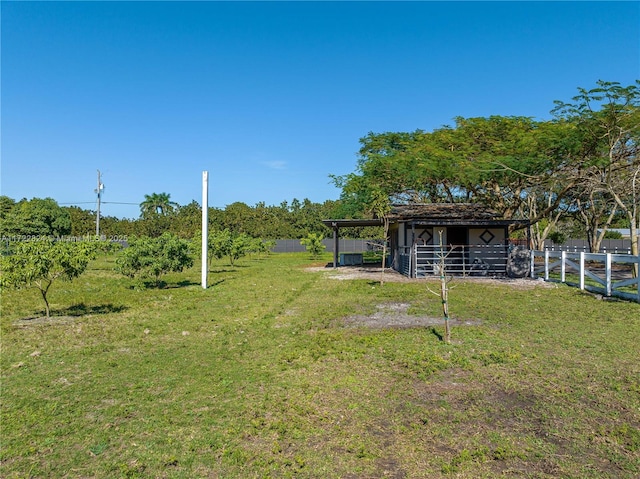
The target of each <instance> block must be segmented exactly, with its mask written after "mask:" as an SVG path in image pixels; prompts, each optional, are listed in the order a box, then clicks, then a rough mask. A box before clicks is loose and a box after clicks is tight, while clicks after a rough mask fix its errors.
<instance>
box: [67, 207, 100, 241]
mask: <svg viewBox="0 0 640 479" xmlns="http://www.w3.org/2000/svg"><path fill="white" fill-rule="evenodd" d="M65 209H66V210H67V211H68V212H69V217H70V218H71V235H72V236H85V235H93V234H95V231H96V216H95V213H94V212H92V211H89V210H84V209H82V208H80V207H78V206H68V207H66V208H65ZM101 221H102V218H101ZM101 229H102V231H103V232H104V228H101Z"/></svg>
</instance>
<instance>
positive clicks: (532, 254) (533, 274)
mask: <svg viewBox="0 0 640 479" xmlns="http://www.w3.org/2000/svg"><path fill="white" fill-rule="evenodd" d="M529 253H530V256H529V258H530V260H531V279H536V261H535V260H536V251H535V250H533V249H532V250H529Z"/></svg>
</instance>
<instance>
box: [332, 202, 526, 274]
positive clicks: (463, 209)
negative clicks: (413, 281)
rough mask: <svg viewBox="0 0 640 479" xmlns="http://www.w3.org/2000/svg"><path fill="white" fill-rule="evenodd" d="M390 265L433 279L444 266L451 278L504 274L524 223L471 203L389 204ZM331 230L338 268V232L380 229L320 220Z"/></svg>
mask: <svg viewBox="0 0 640 479" xmlns="http://www.w3.org/2000/svg"><path fill="white" fill-rule="evenodd" d="M388 219H389V255H390V256H389V264H390V266H391V267H392V268H393V269H395V270H396V271H399V272H400V273H402V274H404V275H406V276H409V277H421V276H425V275H430V274H434V272H435V269H436V268H435V265H436V264H437V263H438V262H440V261H445V262H446V264H447V271H448V272H450V273H451V274H469V275H488V274H491V275H503V274H507V264H508V260H509V255H510V254H511V253H512V250H513V244H512V243H511V242H510V239H509V231H510V229H511V228H525V229H526V231H527V235H529V225H530V223H529V221H528V220H514V219H504V218H501V217H500V216H499V215H498V214H497V213H496V212H494V211H492V210H490V209H488V208H486V207H484V206H482V205H478V204H474V203H429V204H406V205H393V207H392V209H391V213H390V214H389V217H388ZM323 223H324V224H325V225H326V226H327V227H329V228H331V229H332V230H333V237H334V263H333V264H334V266H337V265H338V254H339V252H338V251H337V248H338V238H339V229H340V228H342V227H349V226H381V225H382V224H383V222H382V220H381V219H379V218H374V219H369V220H324V221H323Z"/></svg>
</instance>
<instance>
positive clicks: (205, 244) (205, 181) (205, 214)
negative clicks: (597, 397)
mask: <svg viewBox="0 0 640 479" xmlns="http://www.w3.org/2000/svg"><path fill="white" fill-rule="evenodd" d="M208 240H209V172H208V171H203V172H202V288H203V289H207V273H208V272H209V264H208V262H207V259H208V256H209V255H208V252H209V251H208V250H209V241H208Z"/></svg>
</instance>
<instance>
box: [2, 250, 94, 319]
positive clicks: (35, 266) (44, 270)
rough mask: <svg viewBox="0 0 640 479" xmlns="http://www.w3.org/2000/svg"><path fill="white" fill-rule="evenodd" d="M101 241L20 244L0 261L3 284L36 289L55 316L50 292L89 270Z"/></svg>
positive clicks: (48, 315)
mask: <svg viewBox="0 0 640 479" xmlns="http://www.w3.org/2000/svg"><path fill="white" fill-rule="evenodd" d="M98 245H99V243H98V242H89V241H82V242H66V241H54V240H53V239H50V238H42V239H37V240H32V241H22V242H19V243H16V244H15V246H14V247H13V250H12V252H11V254H9V255H7V256H2V257H1V258H0V265H1V268H0V270H1V271H2V273H1V276H0V285H1V286H2V287H3V288H4V287H15V288H20V287H36V288H37V289H38V290H39V291H40V294H41V296H42V300H43V301H44V304H45V314H46V316H47V318H49V317H50V316H51V310H50V307H49V299H48V296H47V295H48V293H49V290H50V288H51V285H52V284H53V283H54V282H55V281H56V280H58V279H60V280H67V281H71V280H73V279H74V278H77V277H78V276H80V275H81V274H82V273H84V271H85V270H86V269H87V265H88V264H89V261H90V260H92V259H93V258H95V256H96V253H97V251H98Z"/></svg>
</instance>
